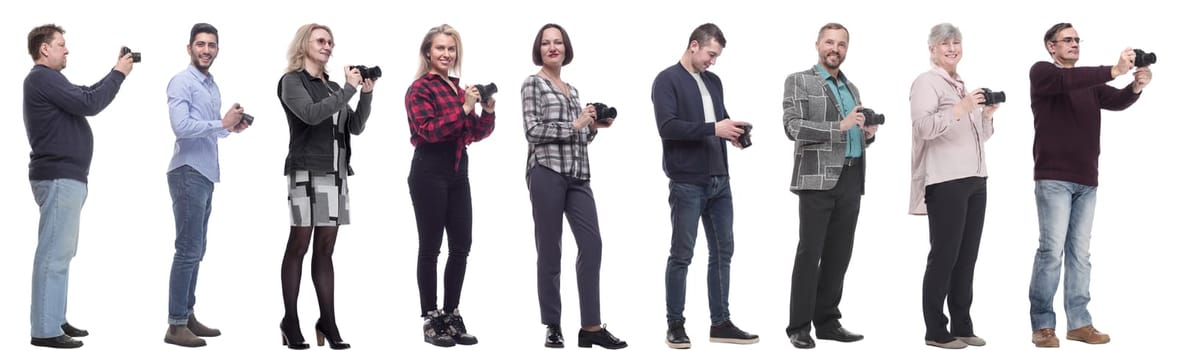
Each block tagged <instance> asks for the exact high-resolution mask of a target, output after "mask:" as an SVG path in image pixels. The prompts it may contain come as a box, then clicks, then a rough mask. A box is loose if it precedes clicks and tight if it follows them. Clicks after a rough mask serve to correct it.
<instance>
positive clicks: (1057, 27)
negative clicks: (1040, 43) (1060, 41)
mask: <svg viewBox="0 0 1179 350" xmlns="http://www.w3.org/2000/svg"><path fill="white" fill-rule="evenodd" d="M1072 27H1073V24H1072V23H1067V22H1061V23H1057V24H1054V25H1052V28H1048V31H1047V32H1045V33H1044V49H1045V50H1047V49H1048V45H1047V44H1048V42H1050V41H1053V40H1056V34H1060V31H1062V30H1065V29H1068V28H1072Z"/></svg>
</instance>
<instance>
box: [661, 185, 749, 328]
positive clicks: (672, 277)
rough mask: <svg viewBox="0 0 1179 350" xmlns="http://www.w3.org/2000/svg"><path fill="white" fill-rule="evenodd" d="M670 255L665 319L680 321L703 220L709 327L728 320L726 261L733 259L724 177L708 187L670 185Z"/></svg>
mask: <svg viewBox="0 0 1179 350" xmlns="http://www.w3.org/2000/svg"><path fill="white" fill-rule="evenodd" d="M668 187H669V188H670V190H671V195H670V196H668V200H667V201H668V204H670V205H671V255H670V256H668V258H667V273H666V278H667V282H666V284H667V320H668V321H677V320H683V319H684V295H685V294H686V292H687V278H688V265H689V264H691V263H692V254H693V251H694V250H695V248H696V231H697V229H698V228H699V227H700V220H701V219H703V221H704V238H705V239H707V240H708V309H709V313H710V315H711V318H712V324H720V323H721V322H724V321H727V320H728V319H729V262H730V261H732V258H733V195H732V192H730V190H729V177H728V176H713V177H712V179H711V180H710V182H709V184H708V185H697V184H688V183H678V182H674V181H673V182H671V183H670V184H669V185H668Z"/></svg>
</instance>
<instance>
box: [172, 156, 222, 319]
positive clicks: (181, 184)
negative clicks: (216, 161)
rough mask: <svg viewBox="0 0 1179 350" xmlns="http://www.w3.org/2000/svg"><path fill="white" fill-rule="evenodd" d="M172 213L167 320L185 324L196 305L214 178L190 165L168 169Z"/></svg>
mask: <svg viewBox="0 0 1179 350" xmlns="http://www.w3.org/2000/svg"><path fill="white" fill-rule="evenodd" d="M168 192H170V193H171V194H172V214H173V215H174V216H175V218H176V254H175V255H173V256H172V276H171V278H170V279H169V281H168V324H170V325H185V324H188V318H189V316H190V315H192V308H193V306H194V305H196V284H197V272H198V271H199V270H200V267H201V260H202V259H204V257H205V242H206V234H207V233H208V229H209V213H210V212H211V211H212V209H213V182H211V181H209V179H208V178H205V176H204V175H201V173H200V172H197V171H196V170H195V169H193V168H192V167H190V166H187V165H182V166H180V167H179V168H176V169H172V171H169V172H168Z"/></svg>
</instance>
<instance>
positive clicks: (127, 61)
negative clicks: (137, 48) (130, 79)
mask: <svg viewBox="0 0 1179 350" xmlns="http://www.w3.org/2000/svg"><path fill="white" fill-rule="evenodd" d="M140 57H141V56H140V55H139V53H138V52H131V49H129V48H127V47H126V46H123V48H121V49H119V60H118V61H116V62H115V70H117V71H119V72H121V73H123V75H124V76H127V75H130V74H131V68H133V66H134V64H133V63H138V62H139V60H140Z"/></svg>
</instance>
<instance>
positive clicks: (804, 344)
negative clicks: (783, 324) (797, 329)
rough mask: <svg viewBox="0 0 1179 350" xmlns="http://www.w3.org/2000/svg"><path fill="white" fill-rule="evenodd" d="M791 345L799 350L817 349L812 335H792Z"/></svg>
mask: <svg viewBox="0 0 1179 350" xmlns="http://www.w3.org/2000/svg"><path fill="white" fill-rule="evenodd" d="M790 345H794V347H796V348H799V349H812V348H814V347H815V340H814V339H812V338H811V334H810V333H809V332H807V333H794V334H791V335H790Z"/></svg>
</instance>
